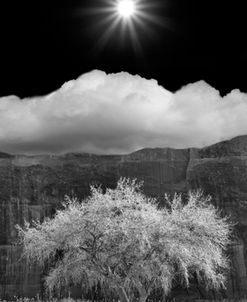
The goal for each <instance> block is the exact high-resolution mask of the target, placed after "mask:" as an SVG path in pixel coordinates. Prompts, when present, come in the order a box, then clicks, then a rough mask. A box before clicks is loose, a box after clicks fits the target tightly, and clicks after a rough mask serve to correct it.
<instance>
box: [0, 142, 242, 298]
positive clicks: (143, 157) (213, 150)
mask: <svg viewBox="0 0 247 302" xmlns="http://www.w3.org/2000/svg"><path fill="white" fill-rule="evenodd" d="M121 176H123V177H130V178H137V179H138V180H143V181H144V192H145V193H146V194H147V195H150V196H155V197H160V196H162V195H163V194H164V193H167V192H168V193H174V192H187V191H188V190H190V189H197V188H201V189H202V190H204V192H205V193H206V194H210V195H211V196H212V197H213V202H214V203H215V205H217V206H218V207H220V208H222V209H223V211H224V212H225V213H229V214H231V215H232V217H234V219H236V221H238V225H237V226H236V231H237V234H238V240H237V241H236V242H235V244H234V245H233V246H232V248H230V250H229V253H230V254H231V259H232V270H231V273H230V274H229V282H228V285H227V291H226V292H224V293H222V295H226V296H244V295H247V272H246V268H247V263H246V259H247V258H246V256H247V255H246V247H247V136H241V137H237V138H235V139H232V140H230V141H225V142H222V143H218V144H215V145H213V146H210V147H206V148H203V149H195V148H191V149H182V150H177V149H169V148H165V149H161V148H157V149H144V150H140V151H137V152H134V153H132V154H129V155H112V156H97V155H91V154H66V155H60V156H57V155H40V156H25V155H9V154H5V153H0V297H2V298H4V297H5V298H6V297H10V296H29V297H32V296H35V295H37V294H38V293H40V291H41V290H42V276H41V270H40V268H39V267H37V266H36V265H32V266H31V267H29V266H30V264H28V263H27V262H26V260H25V259H21V258H20V255H21V250H20V247H18V246H15V244H14V243H15V241H16V236H17V232H16V229H15V225H16V224H21V225H22V224H23V223H24V220H28V221H30V220H31V219H36V218H39V219H42V218H43V217H45V216H52V215H53V214H54V212H55V209H56V208H58V207H60V206H61V201H63V199H64V196H65V194H67V195H70V196H77V197H78V198H80V199H81V198H84V197H85V196H87V195H88V194H89V186H90V185H96V184H101V185H102V186H103V187H111V188H114V186H115V185H116V183H117V180H118V179H119V178H120V177H121ZM200 291H201V290H200V289H199V292H200ZM200 294H201V295H203V294H202V293H200ZM205 295H208V293H206V294H205Z"/></svg>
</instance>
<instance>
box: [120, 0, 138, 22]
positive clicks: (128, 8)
mask: <svg viewBox="0 0 247 302" xmlns="http://www.w3.org/2000/svg"><path fill="white" fill-rule="evenodd" d="M118 13H119V15H120V16H121V17H124V18H129V17H131V16H133V15H134V13H135V4H134V1H133V0H120V1H119V3H118Z"/></svg>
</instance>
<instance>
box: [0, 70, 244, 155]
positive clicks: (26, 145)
mask: <svg viewBox="0 0 247 302" xmlns="http://www.w3.org/2000/svg"><path fill="white" fill-rule="evenodd" d="M246 116H247V94H244V93H241V92H240V91H239V90H233V91H232V92H231V93H229V94H228V95H227V96H225V97H221V96H220V94H219V92H218V91H217V90H216V89H214V88H213V87H211V86H210V85H208V84H207V83H205V82H204V81H200V82H197V83H194V84H189V85H187V86H185V87H182V88H181V89H180V90H179V91H177V92H175V93H171V92H169V91H167V90H165V89H164V88H163V87H161V86H159V85H158V83H157V81H155V80H146V79H143V78H141V77H140V76H137V75H136V76H133V75H130V74H128V73H124V72H122V73H118V74H109V75H107V74H105V73H104V72H102V71H97V70H95V71H92V72H90V73H87V74H84V75H82V76H81V77H79V78H78V79H77V80H72V81H69V82H67V83H65V84H64V85H63V86H62V87H61V88H60V89H59V90H57V91H55V92H53V93H51V94H50V95H47V96H44V97H36V98H27V99H22V100H21V99H19V98H18V97H16V96H8V97H2V98H0V146H1V147H0V149H1V150H0V151H5V152H11V153H23V152H25V153H44V152H52V153H56V152H58V153H63V152H93V153H105V154H107V153H126V152H131V151H134V150H137V149H140V148H144V147H178V148H185V147H191V146H192V147H201V146H205V145H209V144H212V143H215V142H218V141H221V140H223V139H227V138H231V137H234V136H237V135H242V134H247V119H246Z"/></svg>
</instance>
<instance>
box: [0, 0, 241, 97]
mask: <svg viewBox="0 0 247 302" xmlns="http://www.w3.org/2000/svg"><path fill="white" fill-rule="evenodd" d="M105 1H107V0H105ZM152 1H155V0H152ZM216 2H217V4H216ZM159 3H162V5H161V6H160V7H158V8H156V9H153V10H152V13H153V14H157V16H159V17H164V18H165V20H166V22H168V24H169V26H168V27H167V28H166V27H164V28H162V27H159V26H156V25H152V24H151V23H148V24H147V25H148V26H149V27H150V28H151V29H152V30H153V31H154V32H155V35H150V34H148V31H145V30H138V34H139V39H140V42H141V45H142V50H143V51H142V53H136V52H135V51H134V50H133V47H132V44H131V43H130V39H129V37H128V36H125V40H124V43H122V44H121V43H120V39H119V36H120V35H119V32H118V31H116V32H115V33H114V34H113V35H112V37H111V40H110V41H109V43H108V44H107V45H106V47H105V48H104V49H102V50H101V51H96V50H95V45H96V41H98V39H99V38H100V36H101V35H102V33H103V32H104V28H103V27H95V26H96V25H97V24H98V22H99V17H100V16H96V15H94V16H92V15H91V16H89V15H88V16H86V15H85V14H84V13H83V11H85V9H86V8H89V7H97V6H102V4H103V0H90V1H87V0H80V1H78V0H67V1H57V0H35V1H27V0H23V1H20V0H13V1H11V0H8V1H2V2H1V6H0V11H1V18H0V37H1V47H0V75H1V85H0V87H1V88H0V95H1V96H5V95H13V94H15V95H18V96H20V97H26V96H34V95H44V94H47V93H50V92H52V91H54V90H55V89H57V88H59V87H60V86H61V85H62V84H63V83H64V82H66V81H69V80H71V79H74V78H77V77H78V76H80V75H81V74H83V73H85V72H88V71H90V70H92V69H100V70H103V71H105V72H107V73H109V72H110V73H111V72H119V71H128V72H130V73H132V74H139V75H140V76H142V77H145V78H154V79H157V80H158V82H159V84H161V85H162V86H164V87H165V88H166V89H168V90H170V91H175V90H177V89H179V88H180V87H181V86H183V85H186V84H188V83H191V82H195V81H198V80H205V81H206V82H208V83H209V84H210V85H212V86H213V87H215V88H216V89H218V90H220V92H221V94H222V95H224V94H226V93H228V92H229V91H231V90H232V89H234V88H239V89H240V90H241V91H243V92H247V82H246V70H247V47H246V45H245V44H246V43H245V42H246V37H247V35H246V29H247V27H246V11H245V9H244V1H239V0H235V1H233V2H230V3H229V4H227V3H226V1H220V0H217V1H215V0H214V1H213V0H207V1H205V0H167V1H166V0H162V1H160V2H159ZM101 18H102V16H101Z"/></svg>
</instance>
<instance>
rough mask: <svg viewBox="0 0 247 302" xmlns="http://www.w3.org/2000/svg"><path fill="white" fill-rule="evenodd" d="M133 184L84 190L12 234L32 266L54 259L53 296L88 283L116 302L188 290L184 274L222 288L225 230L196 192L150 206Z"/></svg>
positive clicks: (123, 181)
mask: <svg viewBox="0 0 247 302" xmlns="http://www.w3.org/2000/svg"><path fill="white" fill-rule="evenodd" d="M140 187H141V186H140V184H138V183H137V182H136V181H131V180H128V179H120V180H119V182H118V184H117V188H116V189H113V190H112V189H107V190H106V192H105V193H103V192H102V190H101V189H100V188H95V187H91V196H90V197H89V198H87V199H85V200H83V201H82V202H79V201H77V200H75V199H69V198H67V200H66V202H65V203H64V209H63V210H58V211H57V212H56V214H55V217H54V218H52V219H46V220H45V221H44V222H39V221H36V222H33V223H32V225H30V224H29V223H25V226H24V227H23V228H21V227H20V226H19V227H18V229H19V234H20V238H21V242H22V244H23V246H24V254H25V256H26V257H27V258H28V259H30V260H31V261H37V262H38V263H40V264H44V263H46V261H47V260H48V261H50V263H52V261H53V262H54V260H55V265H54V266H51V267H50V270H49V272H48V275H47V276H46V277H45V285H46V288H47V289H48V290H49V291H50V292H53V291H54V290H59V289H61V288H63V287H64V286H70V285H71V284H81V285H82V287H83V288H86V289H90V288H92V287H93V286H94V285H96V284H100V286H101V288H103V289H105V290H107V291H108V292H109V291H111V292H116V293H117V294H118V296H119V298H120V300H121V301H125V302H126V301H129V300H130V299H131V297H132V295H133V293H138V296H139V301H141V302H144V301H145V300H146V299H147V297H148V296H149V294H150V293H151V291H152V290H155V289H157V288H162V289H163V293H164V295H167V294H168V293H169V291H170V290H171V288H172V286H173V284H174V282H178V281H179V282H180V283H181V284H182V285H184V286H189V283H190V280H191V277H192V275H196V276H197V279H198V280H199V282H201V283H202V284H204V285H205V286H206V287H208V288H215V289H219V288H220V287H222V286H224V284H225V276H224V272H225V270H226V269H227V267H228V259H227V257H226V256H225V251H226V248H227V245H228V244H229V242H230V230H231V225H230V224H229V222H228V219H227V218H222V217H221V215H220V213H219V212H218V211H217V209H216V208H214V207H213V206H212V205H211V204H210V198H209V197H204V196H203V194H202V193H200V192H199V193H198V192H197V193H189V194H188V199H187V201H186V202H185V203H184V202H182V200H181V195H175V196H174V198H172V199H170V198H167V197H166V201H167V204H168V206H167V207H165V208H162V209H161V208H158V207H157V201H156V200H155V199H150V198H148V197H146V196H145V195H144V194H143V193H142V192H141V190H140Z"/></svg>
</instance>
